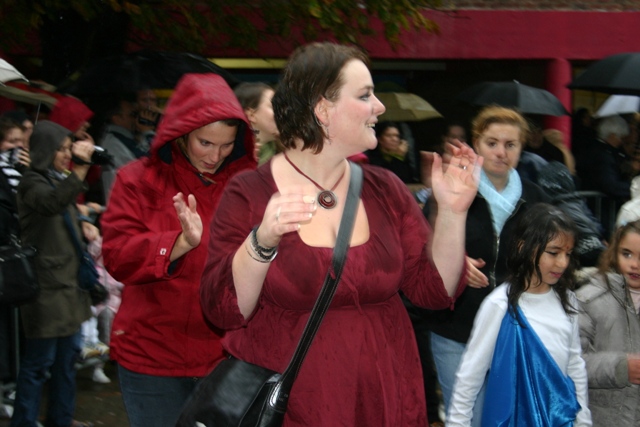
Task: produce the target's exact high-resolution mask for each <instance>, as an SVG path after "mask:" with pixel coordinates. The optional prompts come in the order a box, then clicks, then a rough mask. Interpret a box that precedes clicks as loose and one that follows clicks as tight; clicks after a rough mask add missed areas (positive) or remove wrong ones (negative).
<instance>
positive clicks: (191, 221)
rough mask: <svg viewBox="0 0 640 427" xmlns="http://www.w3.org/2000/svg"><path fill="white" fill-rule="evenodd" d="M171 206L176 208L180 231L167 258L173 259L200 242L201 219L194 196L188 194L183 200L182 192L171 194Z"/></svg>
mask: <svg viewBox="0 0 640 427" xmlns="http://www.w3.org/2000/svg"><path fill="white" fill-rule="evenodd" d="M173 207H174V208H175V209H176V213H177V214H178V219H179V220H180V227H181V228H182V233H180V235H179V236H178V239H177V240H176V243H175V244H174V245H173V249H172V251H171V255H170V257H169V259H170V260H171V261H175V260H176V259H178V258H180V257H181V256H182V255H184V254H186V253H187V252H189V251H190V250H191V249H193V248H195V247H196V246H198V245H199V244H200V240H201V239H202V219H201V218H200V214H198V211H197V210H196V208H197V203H196V198H195V196H194V195H193V194H189V196H188V197H187V199H186V200H185V198H184V195H183V194H182V193H178V194H176V195H175V196H173Z"/></svg>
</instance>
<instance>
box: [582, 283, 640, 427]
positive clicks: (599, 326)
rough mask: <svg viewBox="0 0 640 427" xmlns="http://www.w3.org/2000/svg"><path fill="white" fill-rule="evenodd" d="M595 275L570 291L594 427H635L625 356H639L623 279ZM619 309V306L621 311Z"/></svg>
mask: <svg viewBox="0 0 640 427" xmlns="http://www.w3.org/2000/svg"><path fill="white" fill-rule="evenodd" d="M607 278H608V280H609V283H610V285H611V290H610V291H609V288H608V287H607V284H606V282H605V278H604V277H603V276H602V275H600V274H598V275H597V276H595V277H593V278H592V279H591V282H590V283H588V284H586V285H584V286H582V287H581V288H580V289H578V290H577V291H576V295H577V296H578V299H579V300H580V303H581V307H582V309H581V311H580V316H579V318H580V341H581V343H582V357H583V358H584V360H585V362H586V365H587V374H588V381H589V408H590V409H591V415H592V417H593V425H594V427H598V426H611V425H615V426H616V427H632V426H638V425H640V386H639V385H635V384H631V383H630V382H629V371H628V368H627V354H629V353H636V354H637V353H640V319H639V318H638V315H637V314H636V310H635V308H634V306H633V303H632V302H631V297H630V296H629V294H628V291H627V289H626V286H625V283H624V278H623V276H621V275H619V274H607ZM621 304H622V305H621Z"/></svg>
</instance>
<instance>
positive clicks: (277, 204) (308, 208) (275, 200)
mask: <svg viewBox="0 0 640 427" xmlns="http://www.w3.org/2000/svg"><path fill="white" fill-rule="evenodd" d="M317 207H318V206H317V203H316V198H315V196H311V195H304V194H303V191H302V189H301V188H300V189H297V188H291V189H289V190H288V191H287V193H286V194H284V193H283V194H280V193H276V194H274V195H273V196H272V197H271V200H269V203H268V204H267V208H266V209H265V211H264V217H263V218H262V223H261V224H260V227H259V228H258V242H260V244H261V245H263V246H266V247H274V246H277V245H278V243H280V239H282V236H283V235H284V234H286V233H291V232H293V231H298V230H299V229H300V225H301V224H304V223H307V222H309V221H310V220H311V217H312V216H313V213H314V212H315V211H316V209H317Z"/></svg>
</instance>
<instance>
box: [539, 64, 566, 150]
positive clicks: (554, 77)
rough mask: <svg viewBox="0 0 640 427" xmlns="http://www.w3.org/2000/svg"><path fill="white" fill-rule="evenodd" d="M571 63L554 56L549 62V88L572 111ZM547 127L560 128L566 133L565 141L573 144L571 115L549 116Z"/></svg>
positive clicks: (545, 124)
mask: <svg viewBox="0 0 640 427" xmlns="http://www.w3.org/2000/svg"><path fill="white" fill-rule="evenodd" d="M571 79H572V75H571V64H570V63H569V61H568V60H566V59H564V58H554V59H551V60H549V62H548V63H547V90H548V91H549V92H551V93H552V94H554V95H555V96H556V97H557V98H558V99H559V100H560V102H562V105H564V108H566V109H567V111H569V112H572V108H571V107H572V106H571V91H570V90H569V89H567V85H568V84H569V83H570V82H571ZM544 127H545V129H558V130H560V131H562V133H564V134H565V143H566V144H567V145H569V146H570V145H571V117H570V116H560V117H555V116H547V117H546V118H545V121H544Z"/></svg>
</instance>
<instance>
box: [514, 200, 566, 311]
mask: <svg viewBox="0 0 640 427" xmlns="http://www.w3.org/2000/svg"><path fill="white" fill-rule="evenodd" d="M563 234H564V235H566V236H569V237H572V238H573V239H574V241H575V240H576V238H577V235H578V232H577V230H576V226H575V224H574V222H573V220H572V219H571V217H570V216H569V215H567V213H566V212H565V211H563V210H562V209H560V208H558V207H556V206H553V205H550V204H547V203H536V204H534V205H533V206H532V207H531V208H529V209H528V210H527V211H526V212H525V213H524V214H523V215H522V216H521V217H520V219H519V220H518V222H517V224H516V227H515V229H514V232H513V235H514V236H515V238H514V239H512V240H511V242H510V243H509V251H508V252H507V270H508V273H509V278H508V282H509V284H510V287H509V291H508V301H509V308H510V310H513V313H514V314H515V313H517V311H516V308H517V306H518V300H519V299H520V296H521V295H522V294H523V293H524V292H525V291H526V290H527V286H528V284H529V281H530V280H531V278H532V277H534V276H535V277H537V278H538V279H540V280H541V279H542V273H541V272H540V267H539V266H538V263H539V262H540V257H541V256H542V254H543V253H544V251H545V249H546V247H547V244H548V243H549V242H550V241H551V240H553V239H554V238H556V237H558V236H559V235H563ZM577 265H578V260H577V254H576V252H575V251H573V252H572V253H571V259H570V261H569V265H568V266H567V269H566V270H565V271H564V274H563V275H562V277H561V278H560V280H558V283H556V284H555V285H554V286H553V290H554V291H555V292H556V293H557V294H558V297H559V298H560V302H561V303H562V308H563V309H564V311H565V313H567V314H574V313H576V311H575V308H574V307H573V306H571V304H570V303H569V297H568V291H569V290H572V289H574V287H575V276H574V273H575V270H576V267H577Z"/></svg>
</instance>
